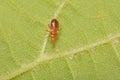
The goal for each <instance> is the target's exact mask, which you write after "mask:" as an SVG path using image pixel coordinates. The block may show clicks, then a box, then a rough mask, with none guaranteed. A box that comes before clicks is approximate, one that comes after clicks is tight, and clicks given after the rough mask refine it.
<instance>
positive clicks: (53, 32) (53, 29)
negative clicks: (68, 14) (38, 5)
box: [49, 19, 59, 43]
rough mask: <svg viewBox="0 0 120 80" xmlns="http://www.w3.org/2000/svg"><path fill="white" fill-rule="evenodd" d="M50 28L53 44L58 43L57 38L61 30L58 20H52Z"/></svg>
mask: <svg viewBox="0 0 120 80" xmlns="http://www.w3.org/2000/svg"><path fill="white" fill-rule="evenodd" d="M49 28H50V37H51V40H52V42H53V43H55V41H56V37H57V34H58V30H59V23H58V21H57V19H52V20H51V22H50V25H49Z"/></svg>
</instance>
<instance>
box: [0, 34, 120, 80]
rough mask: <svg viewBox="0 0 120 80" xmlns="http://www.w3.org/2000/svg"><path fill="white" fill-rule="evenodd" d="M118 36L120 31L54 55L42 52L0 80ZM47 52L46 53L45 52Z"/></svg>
mask: <svg viewBox="0 0 120 80" xmlns="http://www.w3.org/2000/svg"><path fill="white" fill-rule="evenodd" d="M119 37H120V33H116V34H114V35H112V36H107V37H106V38H104V39H101V40H99V41H97V42H95V43H91V44H89V45H86V46H83V47H80V48H77V49H73V50H71V51H66V52H63V53H60V54H54V55H45V54H43V55H42V56H41V57H40V58H38V59H36V60H35V61H33V62H32V63H29V64H28V65H26V66H24V67H22V68H20V69H18V70H16V71H14V72H11V73H10V74H8V75H5V76H2V77H1V78H0V80H8V79H12V78H14V77H16V76H19V75H20V74H22V73H25V72H27V71H29V70H31V69H33V68H34V67H36V66H38V65H40V64H42V63H43V62H46V61H49V60H53V59H56V58H60V57H65V56H69V55H74V54H77V53H78V52H79V54H80V52H82V51H85V50H89V49H92V48H95V47H97V46H99V45H103V44H105V43H109V42H111V41H113V40H115V39H117V38H119ZM46 54H47V53H46Z"/></svg>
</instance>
